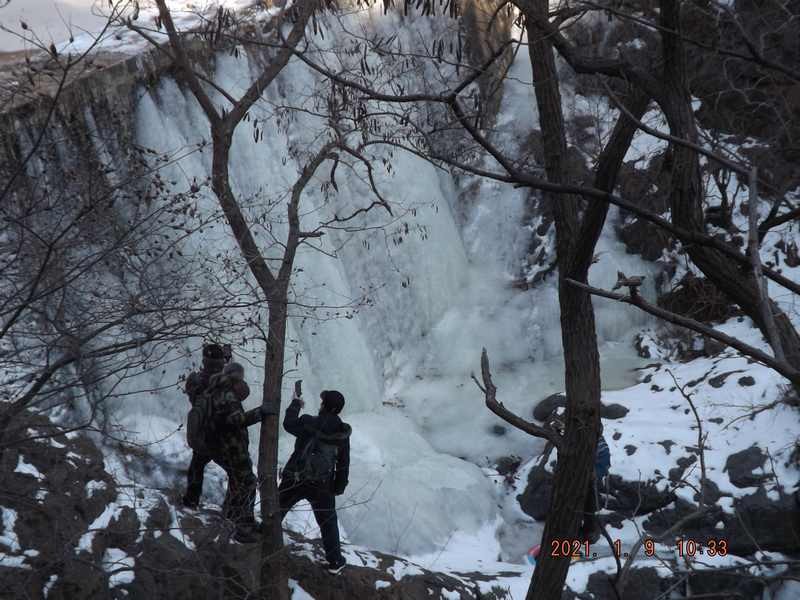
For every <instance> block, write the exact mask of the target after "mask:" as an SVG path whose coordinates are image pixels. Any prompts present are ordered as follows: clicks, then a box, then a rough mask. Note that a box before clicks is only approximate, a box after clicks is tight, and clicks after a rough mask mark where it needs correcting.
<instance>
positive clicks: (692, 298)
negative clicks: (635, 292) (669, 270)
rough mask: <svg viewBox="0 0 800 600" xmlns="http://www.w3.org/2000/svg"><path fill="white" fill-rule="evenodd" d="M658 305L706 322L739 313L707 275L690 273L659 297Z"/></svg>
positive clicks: (722, 319) (720, 319)
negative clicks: (698, 275)
mask: <svg viewBox="0 0 800 600" xmlns="http://www.w3.org/2000/svg"><path fill="white" fill-rule="evenodd" d="M658 305H659V306H660V307H661V308H664V309H666V310H668V311H671V312H674V313H678V314H679V315H683V316H684V317H689V318H690V319H695V320H697V321H701V322H704V323H709V322H712V321H724V320H725V319H728V318H730V317H732V316H733V315H735V314H737V310H736V308H735V307H734V306H733V305H732V304H731V303H730V301H729V300H728V298H727V297H726V296H725V295H724V294H723V293H722V292H720V291H719V290H718V289H717V287H716V286H715V285H714V284H713V283H711V282H710V281H709V280H707V279H706V278H705V277H696V276H695V275H693V274H691V273H689V274H687V275H686V276H684V277H683V279H681V280H680V281H679V282H678V283H677V285H676V286H675V287H674V288H673V289H672V290H671V291H669V292H667V293H666V294H664V295H662V296H661V297H660V298H659V299H658Z"/></svg>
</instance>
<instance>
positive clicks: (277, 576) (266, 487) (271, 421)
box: [258, 289, 288, 600]
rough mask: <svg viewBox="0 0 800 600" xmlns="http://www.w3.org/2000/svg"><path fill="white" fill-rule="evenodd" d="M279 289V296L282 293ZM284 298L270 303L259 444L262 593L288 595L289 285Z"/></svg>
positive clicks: (276, 596)
mask: <svg viewBox="0 0 800 600" xmlns="http://www.w3.org/2000/svg"><path fill="white" fill-rule="evenodd" d="M280 292H281V291H280V290H279V291H278V294H276V296H280V295H281V293H280ZM282 296H283V297H282V298H274V299H272V300H270V303H269V334H268V335H269V339H268V340H267V351H266V354H265V356H264V388H263V389H264V404H265V406H269V407H270V409H271V410H270V411H269V414H267V415H266V416H265V417H264V419H263V421H262V422H261V437H260V439H259V444H258V480H259V492H260V495H261V518H262V521H263V524H264V535H262V537H261V597H262V598H269V599H273V598H274V599H276V600H285V599H286V598H288V579H287V574H286V573H287V571H286V556H285V553H284V551H283V529H282V527H281V516H280V506H279V505H278V473H277V465H278V434H279V431H280V412H281V386H282V384H283V361H284V356H285V349H286V318H287V309H286V289H283V290H282Z"/></svg>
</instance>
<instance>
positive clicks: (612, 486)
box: [607, 475, 675, 516]
mask: <svg viewBox="0 0 800 600" xmlns="http://www.w3.org/2000/svg"><path fill="white" fill-rule="evenodd" d="M607 492H608V494H609V498H608V503H607V508H609V509H610V510H613V511H616V512H619V513H622V514H624V515H626V516H631V515H632V514H633V513H634V511H635V513H636V514H637V515H645V514H647V513H650V512H653V511H654V510H658V509H660V508H663V507H665V506H668V505H669V504H671V503H672V502H674V501H675V494H674V493H673V492H670V491H667V490H665V491H661V490H659V489H658V487H657V486H656V484H655V482H654V481H642V482H639V481H625V480H624V479H622V477H620V476H619V475H609V476H608V483H607Z"/></svg>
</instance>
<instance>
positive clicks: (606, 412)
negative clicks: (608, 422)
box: [600, 404, 628, 419]
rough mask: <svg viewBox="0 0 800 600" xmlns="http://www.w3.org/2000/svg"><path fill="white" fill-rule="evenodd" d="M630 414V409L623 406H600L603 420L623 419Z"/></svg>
mask: <svg viewBox="0 0 800 600" xmlns="http://www.w3.org/2000/svg"><path fill="white" fill-rule="evenodd" d="M627 414H628V409H627V408H625V407H624V406H622V405H621V404H603V405H601V406H600V416H601V417H602V418H603V419H621V418H622V417H624V416H625V415H627Z"/></svg>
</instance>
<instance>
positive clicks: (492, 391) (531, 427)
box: [472, 348, 563, 450]
mask: <svg viewBox="0 0 800 600" xmlns="http://www.w3.org/2000/svg"><path fill="white" fill-rule="evenodd" d="M481 378H482V379H483V385H481V384H480V383H478V380H477V379H476V378H475V375H474V374H473V375H472V379H473V381H475V384H476V385H477V386H478V388H480V390H481V391H482V392H483V394H484V396H485V398H486V407H487V408H488V409H489V410H490V411H492V412H493V413H494V414H496V415H497V416H498V417H500V418H501V419H503V420H504V421H505V422H506V423H508V424H509V425H511V426H513V427H516V428H517V429H519V430H520V431H524V432H525V433H527V434H529V435H532V436H534V437H538V438H544V439H546V440H547V441H548V442H550V443H551V444H553V446H555V447H556V449H559V450H560V449H561V448H562V447H563V441H562V437H561V436H560V435H558V434H557V433H556V432H555V431H553V430H552V429H547V428H545V427H540V426H539V425H536V424H535V423H531V422H529V421H526V420H525V419H523V418H522V417H519V416H517V415H515V414H514V413H512V412H511V411H510V410H508V409H507V408H506V407H505V406H503V403H502V402H498V401H497V387H496V386H495V385H494V383H493V382H492V374H491V372H490V371H489V355H488V353H487V352H486V348H484V349H483V350H482V351H481Z"/></svg>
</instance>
